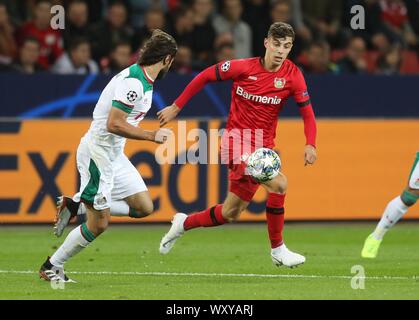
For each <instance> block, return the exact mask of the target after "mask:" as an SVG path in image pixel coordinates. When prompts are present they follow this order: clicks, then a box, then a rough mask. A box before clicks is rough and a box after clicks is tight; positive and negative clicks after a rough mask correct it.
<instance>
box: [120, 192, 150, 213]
mask: <svg viewBox="0 0 419 320" xmlns="http://www.w3.org/2000/svg"><path fill="white" fill-rule="evenodd" d="M124 200H125V201H126V202H127V203H128V206H129V207H130V208H132V209H134V210H136V211H137V212H139V213H141V214H143V215H144V216H147V215H150V214H152V213H153V210H154V205H153V200H152V199H151V196H150V193H149V192H148V191H143V192H137V193H135V194H133V195H130V196H128V197H126V198H125V199H124Z"/></svg>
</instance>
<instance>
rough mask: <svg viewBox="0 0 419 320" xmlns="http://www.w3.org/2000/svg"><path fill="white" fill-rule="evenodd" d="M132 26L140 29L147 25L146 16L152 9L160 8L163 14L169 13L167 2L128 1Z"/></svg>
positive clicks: (162, 0) (153, 0) (164, 0)
mask: <svg viewBox="0 0 419 320" xmlns="http://www.w3.org/2000/svg"><path fill="white" fill-rule="evenodd" d="M128 3H129V9H130V16H131V26H132V27H133V28H135V29H140V28H141V27H143V26H144V24H145V16H146V14H147V12H148V11H149V9H150V8H153V7H159V8H160V9H162V11H163V13H166V12H167V6H168V1H167V0H128Z"/></svg>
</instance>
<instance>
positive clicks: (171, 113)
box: [157, 104, 180, 127]
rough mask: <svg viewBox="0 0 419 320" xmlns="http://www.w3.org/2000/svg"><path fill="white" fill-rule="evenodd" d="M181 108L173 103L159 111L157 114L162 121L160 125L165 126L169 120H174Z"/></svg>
mask: <svg viewBox="0 0 419 320" xmlns="http://www.w3.org/2000/svg"><path fill="white" fill-rule="evenodd" d="M179 111H180V109H179V107H178V106H177V105H175V104H172V105H171V106H168V107H166V108H164V109H163V110H161V111H159V112H157V116H158V118H159V121H160V127H163V126H164V125H165V124H167V123H168V122H170V121H172V120H173V119H174V118H176V116H177V115H178V113H179Z"/></svg>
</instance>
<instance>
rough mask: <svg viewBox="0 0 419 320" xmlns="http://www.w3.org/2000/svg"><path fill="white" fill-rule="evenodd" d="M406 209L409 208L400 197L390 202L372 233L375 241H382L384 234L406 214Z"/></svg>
mask: <svg viewBox="0 0 419 320" xmlns="http://www.w3.org/2000/svg"><path fill="white" fill-rule="evenodd" d="M407 209H409V207H408V206H406V205H405V204H404V203H403V201H402V199H401V198H400V196H399V197H397V198H395V199H393V200H391V201H390V202H389V203H388V205H387V207H386V209H385V210H384V213H383V216H382V217H381V220H380V222H379V223H378V225H377V228H376V229H375V231H374V233H373V236H374V238H375V240H382V239H383V237H384V235H385V234H386V232H387V231H388V230H389V229H390V228H391V227H393V226H394V225H395V224H396V223H397V221H399V220H400V218H401V217H402V216H403V215H404V214H405V213H406V212H407Z"/></svg>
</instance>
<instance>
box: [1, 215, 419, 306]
mask: <svg viewBox="0 0 419 320" xmlns="http://www.w3.org/2000/svg"><path fill="white" fill-rule="evenodd" d="M168 227H169V224H167V226H164V225H147V224H143V225H131V226H125V225H124V226H121V225H112V226H110V228H109V229H108V230H107V232H106V233H105V234H103V235H102V236H101V237H100V238H98V239H97V240H96V241H95V243H93V244H92V245H91V246H90V247H88V248H87V249H86V250H84V251H83V252H82V253H81V254H79V255H78V256H76V257H74V258H73V259H72V260H71V261H70V262H68V263H67V265H66V271H67V272H68V275H69V276H70V277H72V278H73V279H74V280H76V281H77V282H78V283H76V284H66V286H65V288H64V289H63V290H54V289H52V288H51V286H50V284H49V283H48V282H45V281H41V280H40V279H39V278H38V275H37V270H38V268H39V266H40V265H41V263H42V262H43V261H44V260H45V258H46V256H47V255H49V254H51V253H52V252H53V251H54V249H56V248H57V246H59V245H60V244H61V242H62V241H63V240H64V237H65V235H63V237H62V238H60V239H56V238H55V237H54V236H53V235H52V228H47V227H45V226H43V227H1V228H0V299H163V300H169V299H181V300H183V299H209V300H215V299H275V300H276V299H419V277H418V276H419V250H418V247H419V224H417V223H405V224H400V225H397V226H396V227H395V228H394V229H392V230H391V231H390V232H389V233H388V234H387V236H386V238H385V240H384V241H383V245H382V247H381V251H380V254H379V256H378V258H377V259H375V260H364V259H362V258H361V257H360V251H361V247H362V244H363V241H364V239H365V237H366V236H367V235H368V234H369V232H370V231H371V230H372V229H373V227H374V225H373V224H366V223H362V224H353V223H351V224H342V223H339V224H289V225H287V226H286V229H285V239H286V243H287V245H288V247H289V248H290V249H291V250H294V251H297V252H300V253H302V254H304V255H306V258H307V261H306V263H305V264H304V265H303V266H300V267H298V268H295V269H287V268H284V267H281V268H278V267H275V266H274V265H273V264H272V263H271V260H270V255H269V243H268V238H267V231H266V226H265V224H237V225H234V226H233V225H232V226H223V227H219V228H209V229H199V230H193V231H190V232H188V233H187V234H185V236H184V237H182V238H181V239H180V240H179V241H178V242H177V243H176V245H175V247H174V248H173V250H172V252H171V253H170V254H169V255H167V256H161V255H160V254H159V253H158V245H159V241H160V238H161V236H162V235H163V234H164V233H165V232H166V231H167V229H168ZM67 232H68V230H67ZM354 265H361V266H362V267H363V268H364V270H365V287H364V289H353V288H352V287H351V283H353V282H355V283H358V285H359V284H360V283H361V282H362V281H361V282H359V281H358V282H356V281H353V280H352V277H353V276H354V275H355V274H352V273H351V268H352V267H353V266H354ZM361 280H362V279H361Z"/></svg>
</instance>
